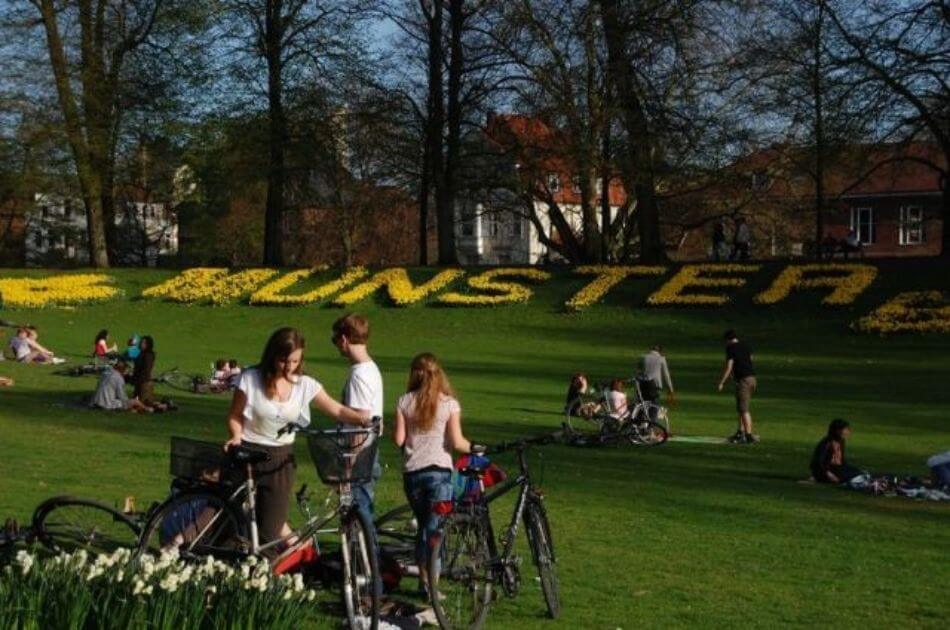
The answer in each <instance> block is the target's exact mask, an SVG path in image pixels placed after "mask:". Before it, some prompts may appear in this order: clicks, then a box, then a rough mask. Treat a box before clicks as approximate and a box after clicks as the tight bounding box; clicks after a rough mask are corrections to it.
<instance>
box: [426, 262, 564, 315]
mask: <svg viewBox="0 0 950 630" xmlns="http://www.w3.org/2000/svg"><path fill="white" fill-rule="evenodd" d="M550 277H551V274H549V273H547V272H546V271H541V270H539V269H529V268H500V269H492V270H490V271H486V272H484V273H482V274H479V275H477V276H473V277H471V278H469V279H468V286H469V287H470V288H472V289H479V290H481V291H486V292H489V293H491V294H493V295H465V294H464V293H454V292H453V293H446V294H444V295H442V296H440V297H439V299H438V302H439V304H445V305H448V306H500V305H504V304H519V303H523V302H527V301H528V300H530V299H531V296H532V292H531V289H529V288H527V287H526V286H524V285H521V284H517V283H514V282H498V281H497V279H498V278H520V279H523V280H531V281H534V282H543V281H545V280H547V279H548V278H550Z"/></svg>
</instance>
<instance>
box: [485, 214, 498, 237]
mask: <svg viewBox="0 0 950 630" xmlns="http://www.w3.org/2000/svg"><path fill="white" fill-rule="evenodd" d="M500 233H501V224H500V223H499V221H498V217H497V216H495V215H492V216H490V217H489V218H488V234H489V235H491V236H498V235H499V234H500Z"/></svg>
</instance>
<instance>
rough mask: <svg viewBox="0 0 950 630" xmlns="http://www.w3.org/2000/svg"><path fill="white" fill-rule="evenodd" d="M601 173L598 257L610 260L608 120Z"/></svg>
mask: <svg viewBox="0 0 950 630" xmlns="http://www.w3.org/2000/svg"><path fill="white" fill-rule="evenodd" d="M600 150H601V155H600V159H601V173H600V226H601V227H600V243H601V247H600V259H601V260H602V261H603V262H605V263H606V262H610V245H611V229H610V224H611V221H612V220H613V219H612V217H611V216H610V171H611V168H610V164H611V160H610V121H609V120H608V121H607V123H606V124H605V125H604V129H603V137H602V138H601V145H600Z"/></svg>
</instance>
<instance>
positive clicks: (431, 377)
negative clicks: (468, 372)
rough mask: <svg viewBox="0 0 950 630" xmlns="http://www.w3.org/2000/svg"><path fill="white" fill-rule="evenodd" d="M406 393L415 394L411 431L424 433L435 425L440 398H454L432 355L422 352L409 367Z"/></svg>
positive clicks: (450, 387) (437, 361)
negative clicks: (413, 418) (413, 419)
mask: <svg viewBox="0 0 950 630" xmlns="http://www.w3.org/2000/svg"><path fill="white" fill-rule="evenodd" d="M406 391H407V392H415V393H416V406H415V407H416V408H415V412H416V413H415V421H414V422H413V424H414V425H415V426H414V427H411V428H413V429H416V430H418V431H421V432H426V431H428V430H429V429H431V428H432V425H434V424H435V417H436V414H437V413H438V410H439V399H440V398H441V397H442V396H451V397H453V398H454V397H455V392H454V391H453V390H452V385H451V384H450V383H449V379H448V377H447V376H446V375H445V372H444V371H443V370H442V366H441V365H440V364H439V360H438V359H437V358H435V355H434V354H431V353H429V352H423V353H422V354H420V355H417V356H416V357H415V358H414V359H413V360H412V364H411V365H410V367H409V383H408V384H407V385H406Z"/></svg>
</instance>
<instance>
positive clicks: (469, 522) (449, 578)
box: [429, 510, 493, 630]
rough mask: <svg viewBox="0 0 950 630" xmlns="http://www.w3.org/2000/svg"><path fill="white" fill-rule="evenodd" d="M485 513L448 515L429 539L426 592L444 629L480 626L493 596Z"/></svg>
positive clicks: (486, 614) (483, 621)
mask: <svg viewBox="0 0 950 630" xmlns="http://www.w3.org/2000/svg"><path fill="white" fill-rule="evenodd" d="M487 519H488V514H487V512H484V511H481V510H479V511H478V512H475V513H468V512H461V513H454V514H450V515H448V516H446V517H445V519H443V521H442V526H441V527H440V528H439V532H438V533H437V534H436V535H435V539H434V540H431V541H429V549H430V551H431V554H432V555H431V556H429V594H430V598H431V600H432V608H433V610H434V611H435V616H436V618H437V619H438V620H439V626H441V627H442V628H443V629H449V628H455V629H462V628H470V629H472V630H474V629H477V628H480V627H481V626H482V624H483V623H485V618H486V617H487V616H488V606H489V604H490V603H491V598H492V583H493V572H492V570H491V561H492V554H491V551H490V549H489V536H490V533H489V529H488V528H487V527H486V520H487Z"/></svg>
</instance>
